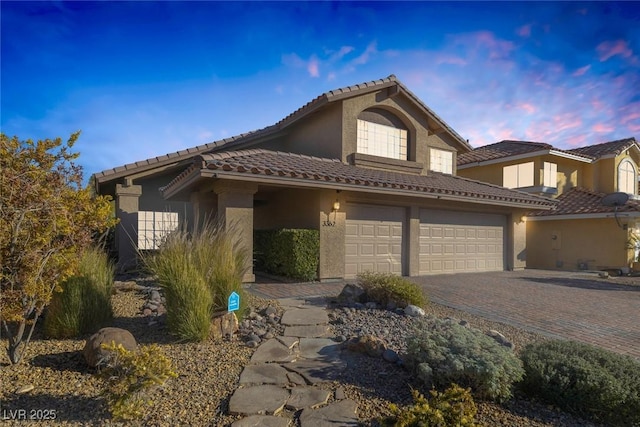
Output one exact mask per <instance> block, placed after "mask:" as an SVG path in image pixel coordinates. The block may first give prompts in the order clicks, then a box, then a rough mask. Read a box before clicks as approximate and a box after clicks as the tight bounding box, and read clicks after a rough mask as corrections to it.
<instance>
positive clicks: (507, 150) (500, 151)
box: [458, 140, 553, 166]
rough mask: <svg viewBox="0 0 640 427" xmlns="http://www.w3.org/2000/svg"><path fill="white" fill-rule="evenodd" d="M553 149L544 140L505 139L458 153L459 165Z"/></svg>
mask: <svg viewBox="0 0 640 427" xmlns="http://www.w3.org/2000/svg"><path fill="white" fill-rule="evenodd" d="M551 149H553V147H552V146H551V145H549V144H545V143H543V142H529V141H511V140H504V141H500V142H496V143H495V144H490V145H485V146H483V147H478V148H475V149H473V151H469V152H467V153H462V154H458V166H461V165H466V164H468V163H476V162H485V161H487V160H494V159H501V158H504V157H510V156H517V155H520V154H527V153H534V152H536V151H542V150H551Z"/></svg>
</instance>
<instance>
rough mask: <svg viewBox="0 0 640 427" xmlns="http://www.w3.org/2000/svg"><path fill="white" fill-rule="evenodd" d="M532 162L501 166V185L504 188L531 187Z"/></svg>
mask: <svg viewBox="0 0 640 427" xmlns="http://www.w3.org/2000/svg"><path fill="white" fill-rule="evenodd" d="M533 171H534V164H533V162H528V163H519V164H517V165H510V166H505V167H503V168H502V186H503V187H505V188H524V187H533V175H534V172H533Z"/></svg>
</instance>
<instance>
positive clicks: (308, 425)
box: [300, 399, 358, 427]
mask: <svg viewBox="0 0 640 427" xmlns="http://www.w3.org/2000/svg"><path fill="white" fill-rule="evenodd" d="M357 409H358V405H357V404H356V402H354V401H353V400H350V399H345V400H341V401H339V402H335V403H332V404H330V405H327V406H325V407H323V408H320V409H303V410H302V413H301V414H300V427H334V426H357V425H358V417H357V416H356V411H357Z"/></svg>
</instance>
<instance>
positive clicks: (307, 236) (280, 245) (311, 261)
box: [254, 229, 320, 280]
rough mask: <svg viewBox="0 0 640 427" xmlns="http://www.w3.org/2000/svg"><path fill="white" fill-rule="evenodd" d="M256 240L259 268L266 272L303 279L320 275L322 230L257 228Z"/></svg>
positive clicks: (312, 278)
mask: <svg viewBox="0 0 640 427" xmlns="http://www.w3.org/2000/svg"><path fill="white" fill-rule="evenodd" d="M254 243H255V259H256V267H257V268H259V269H261V270H264V271H265V272H266V273H271V274H276V275H279V276H284V277H290V278H293V279H300V280H314V279H316V278H317V277H318V263H319V260H320V232H319V231H318V230H308V229H282V230H256V231H255V233H254Z"/></svg>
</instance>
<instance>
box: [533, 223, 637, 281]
mask: <svg viewBox="0 0 640 427" xmlns="http://www.w3.org/2000/svg"><path fill="white" fill-rule="evenodd" d="M630 228H631V227H630ZM628 233H629V232H628V231H627V230H623V229H621V228H620V227H618V225H617V224H616V221H615V219H613V218H602V219H567V220H543V221H535V220H534V221H531V220H529V221H527V236H528V240H527V267H529V268H541V269H556V268H559V269H563V270H577V269H578V263H583V262H587V263H588V267H589V269H601V268H607V267H611V268H620V267H628V266H629V263H630V261H631V257H632V251H631V250H629V249H627V247H626V244H627V240H628ZM554 236H555V238H554Z"/></svg>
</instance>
